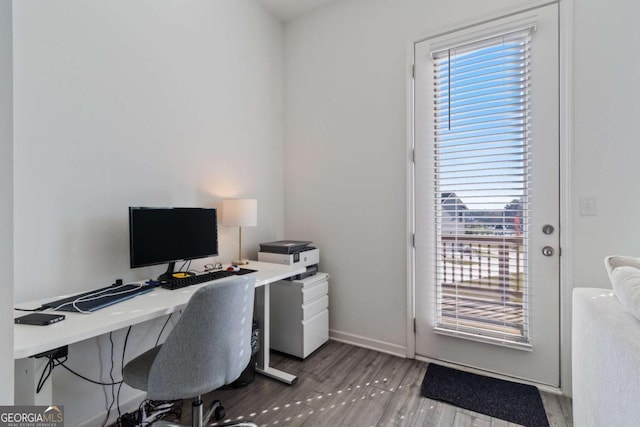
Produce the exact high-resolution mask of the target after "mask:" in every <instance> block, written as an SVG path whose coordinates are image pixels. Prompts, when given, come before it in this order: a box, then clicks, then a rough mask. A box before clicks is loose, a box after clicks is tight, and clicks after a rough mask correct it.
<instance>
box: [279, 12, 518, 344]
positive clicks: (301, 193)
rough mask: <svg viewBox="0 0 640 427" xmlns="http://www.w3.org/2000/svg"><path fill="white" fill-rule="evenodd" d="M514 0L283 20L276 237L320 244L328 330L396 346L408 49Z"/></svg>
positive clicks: (400, 329)
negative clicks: (326, 277) (281, 165)
mask: <svg viewBox="0 0 640 427" xmlns="http://www.w3.org/2000/svg"><path fill="white" fill-rule="evenodd" d="M517 3H526V2H525V1H520V2H514V1H506V0H493V1H483V2H473V1H467V0H456V1H450V0H437V1H428V2H427V1H423V0H375V1H371V0H348V1H341V2H337V3H334V4H330V5H329V6H327V7H324V8H322V9H319V10H318V11H316V12H314V13H312V14H310V15H306V16H304V17H302V18H300V19H297V20H294V21H292V22H290V23H287V25H286V26H285V81H286V86H285V93H286V94H285V111H286V130H285V141H286V142H285V144H286V149H285V182H286V201H285V235H286V237H287V238H296V239H310V240H313V241H314V242H315V243H316V244H317V245H318V247H319V248H320V249H321V258H320V260H321V268H322V269H323V270H325V271H327V272H328V273H330V274H331V285H330V286H331V290H330V304H329V305H330V307H331V309H330V328H331V329H332V334H333V335H334V336H338V337H341V338H344V339H348V340H351V341H354V342H359V343H361V344H364V345H371V346H374V347H376V348H379V349H383V350H386V351H390V352H396V353H398V354H403V355H404V354H406V345H407V342H406V341H407V338H406V335H407V331H406V323H407V321H406V318H407V302H406V301H407V292H406V286H407V273H406V265H407V256H408V254H407V243H406V242H407V231H406V230H407V224H406V209H407V198H406V167H407V155H408V154H407V148H406V144H407V132H406V130H407V127H406V122H407V114H408V112H407V109H406V105H407V89H406V85H407V77H408V73H409V69H408V62H407V58H408V56H409V52H408V46H409V45H410V43H411V42H413V41H414V40H416V39H419V38H420V37H421V36H426V35H429V34H433V33H437V32H438V31H440V30H441V29H444V28H450V27H452V26H455V25H456V24H459V23H461V22H464V21H469V20H471V19H475V18H478V17H482V16H485V15H487V14H489V13H490V12H494V11H496V10H500V9H503V8H506V7H511V6H515V5H516V4H517Z"/></svg>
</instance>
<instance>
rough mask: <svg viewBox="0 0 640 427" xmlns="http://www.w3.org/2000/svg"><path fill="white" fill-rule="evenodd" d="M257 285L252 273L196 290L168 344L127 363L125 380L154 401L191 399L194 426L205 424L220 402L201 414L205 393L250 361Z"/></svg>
mask: <svg viewBox="0 0 640 427" xmlns="http://www.w3.org/2000/svg"><path fill="white" fill-rule="evenodd" d="M254 287H255V278H254V277H248V276H235V277H233V278H229V279H225V280H222V281H219V282H214V283H210V284H207V285H205V286H203V287H202V288H200V289H198V290H197V291H196V292H195V293H194V294H193V295H192V296H191V299H190V300H189V303H188V304H187V307H186V308H185V309H184V312H183V313H182V316H181V317H180V320H179V321H178V323H177V324H176V326H175V327H174V328H173V330H172V331H171V333H170V334H169V336H168V337H167V339H166V341H165V342H164V344H162V345H159V346H157V347H154V348H152V349H151V350H149V351H147V352H145V353H143V354H141V355H140V356H138V357H136V358H135V359H133V360H131V361H130V362H129V363H127V365H126V366H125V367H124V371H123V380H124V382H125V383H126V384H128V385H129V386H131V387H133V388H136V389H139V390H145V391H146V392H147V397H148V398H149V399H151V400H178V399H187V398H193V399H194V401H193V404H192V410H191V413H192V418H191V419H192V421H191V425H192V426H198V427H200V426H202V425H204V424H207V423H208V422H209V419H210V417H211V415H212V413H214V411H215V410H216V409H217V410H218V411H220V409H221V406H220V405H219V402H217V401H216V402H214V403H213V404H212V405H211V407H210V409H209V410H208V411H207V413H206V414H205V415H203V402H202V399H201V395H203V394H205V393H208V392H210V391H213V390H215V389H217V388H219V387H222V386H224V385H226V384H229V383H231V382H233V381H235V380H236V379H237V378H238V377H239V376H240V374H241V373H242V371H243V370H244V368H246V367H247V365H248V364H249V359H250V358H251V324H252V319H253V296H254ZM176 292H178V291H176ZM154 425H176V424H171V423H166V422H158V423H154ZM229 425H234V426H247V427H248V426H253V427H256V424H254V423H251V422H237V423H235V424H229Z"/></svg>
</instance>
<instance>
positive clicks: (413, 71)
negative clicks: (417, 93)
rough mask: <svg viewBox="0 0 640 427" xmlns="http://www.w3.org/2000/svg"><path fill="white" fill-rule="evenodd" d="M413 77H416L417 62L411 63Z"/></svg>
mask: <svg viewBox="0 0 640 427" xmlns="http://www.w3.org/2000/svg"><path fill="white" fill-rule="evenodd" d="M411 78H412V79H415V78H416V64H411Z"/></svg>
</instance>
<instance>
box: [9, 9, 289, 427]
mask: <svg viewBox="0 0 640 427" xmlns="http://www.w3.org/2000/svg"><path fill="white" fill-rule="evenodd" d="M13 12H14V19H13V36H14V55H15V56H14V59H15V62H14V75H15V87H14V89H15V94H14V99H15V110H14V115H15V129H14V132H15V163H14V170H15V299H16V301H18V302H20V301H25V300H30V299H33V298H41V297H49V296H54V295H59V294H61V293H67V292H72V291H79V290H87V289H92V288H96V287H101V286H106V285H109V284H111V283H112V282H113V280H114V279H115V278H118V277H122V278H123V279H125V280H131V279H140V278H146V277H151V276H157V275H158V274H159V273H160V272H162V270H163V269H164V268H165V267H164V266H160V267H153V268H144V269H135V270H132V269H130V268H129V258H128V257H129V252H128V222H127V220H128V218H127V207H128V206H214V207H220V205H221V203H220V202H221V200H222V199H223V198H225V197H254V198H257V199H258V203H259V204H258V210H259V218H258V227H255V228H247V229H245V230H243V231H244V232H243V243H244V244H243V247H244V248H245V251H246V252H245V256H251V257H255V256H256V253H257V243H259V242H264V241H270V240H274V239H278V238H282V236H283V229H284V225H283V217H284V207H283V206H284V200H283V198H284V184H283V108H284V107H283V69H282V63H283V30H282V24H281V23H280V22H278V21H277V20H275V19H274V18H273V17H272V16H271V15H270V14H269V13H267V12H266V11H265V10H264V9H263V8H262V7H261V6H260V5H259V4H258V3H257V2H255V1H254V0H221V1H206V0H202V1H197V0H190V1H178V0H163V1H157V0H144V1H136V2H130V1H127V0H110V1H102V2H86V1H82V0H74V1H69V0H64V1H62V0H59V1H48V2H36V1H20V2H15V3H14V11H13ZM219 241H220V251H221V256H220V257H219V259H218V260H220V261H222V262H224V261H228V260H230V259H231V258H233V257H235V256H237V229H225V228H224V227H222V226H221V227H220V229H219ZM208 261H211V260H208ZM161 325H162V324H161V321H158V322H151V324H145V325H140V326H136V327H135V328H134V330H133V331H132V337H133V338H134V339H133V341H132V338H130V346H131V347H129V348H128V349H127V357H130V356H131V355H135V353H136V352H138V351H140V350H141V349H142V348H144V347H145V346H148V345H150V344H152V343H153V341H155V337H156V336H157V333H158V332H159V329H160V326H161ZM123 337H124V331H120V332H119V333H117V334H115V338H114V341H115V342H116V352H115V354H116V357H115V359H116V365H117V366H119V358H120V355H121V347H122V340H123ZM109 346H110V344H109V340H108V337H100V338H98V339H95V340H89V341H87V342H84V343H82V344H78V345H76V346H72V347H71V348H70V352H71V355H70V362H71V365H72V367H76V368H77V369H78V370H80V371H81V372H83V373H84V374H86V375H88V376H90V377H92V378H96V377H97V376H98V374H99V373H100V372H102V379H103V380H105V379H108V370H109V369H108V367H109V366H110V360H109V359H110V358H109ZM92 357H93V359H94V360H92V359H91V358H92ZM115 372H116V375H115V376H116V378H119V376H120V375H119V373H118V372H119V370H118V369H116V371H115ZM56 376H57V378H56V382H55V387H54V400H55V402H54V403H56V404H63V405H65V413H66V420H67V422H68V423H69V425H73V424H75V423H78V422H81V421H83V420H85V421H86V420H90V419H91V418H90V417H92V416H95V418H94V419H92V420H91V421H89V424H95V423H100V422H101V421H102V420H101V417H103V416H104V412H101V411H104V408H105V399H107V398H108V399H109V400H110V391H109V390H107V389H105V391H104V393H105V395H102V392H101V391H100V387H98V386H94V385H89V384H87V383H85V382H82V381H81V380H75V379H73V378H71V377H70V376H69V375H67V374H65V373H62V372H61V371H59V370H57V371H56ZM130 396H132V394H131V390H127V389H125V388H123V393H122V395H121V401H126V400H127V399H128V398H129V397H130ZM138 403H139V402H136V403H135V404H136V406H137V404H138Z"/></svg>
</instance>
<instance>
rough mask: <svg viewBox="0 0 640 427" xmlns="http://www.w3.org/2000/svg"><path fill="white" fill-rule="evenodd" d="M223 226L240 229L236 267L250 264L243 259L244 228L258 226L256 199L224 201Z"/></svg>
mask: <svg viewBox="0 0 640 427" xmlns="http://www.w3.org/2000/svg"><path fill="white" fill-rule="evenodd" d="M222 225H224V226H225V227H238V260H237V261H232V263H233V264H236V265H245V264H249V261H248V260H247V259H244V258H242V227H255V226H256V225H258V201H257V200H256V199H225V200H223V201H222Z"/></svg>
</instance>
